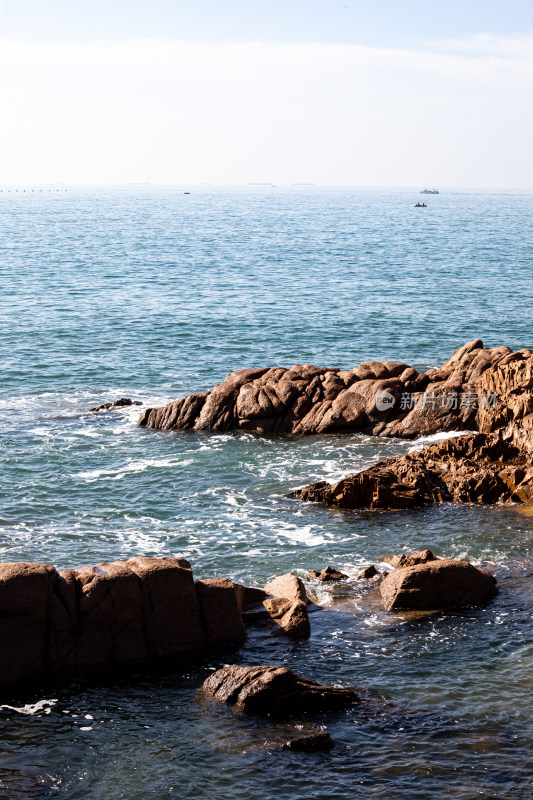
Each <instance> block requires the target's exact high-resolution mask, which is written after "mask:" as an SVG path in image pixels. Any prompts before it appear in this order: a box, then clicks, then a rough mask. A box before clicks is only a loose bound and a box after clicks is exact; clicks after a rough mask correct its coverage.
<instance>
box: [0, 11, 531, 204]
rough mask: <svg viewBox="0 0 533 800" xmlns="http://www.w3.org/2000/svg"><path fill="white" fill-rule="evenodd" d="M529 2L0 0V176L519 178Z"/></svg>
mask: <svg viewBox="0 0 533 800" xmlns="http://www.w3.org/2000/svg"><path fill="white" fill-rule="evenodd" d="M532 98H533V0H462V1H461V2H458V1H457V0H446V2H442V0H441V2H439V3H437V2H435V0H424V1H423V2H422V1H420V0H372V1H371V0H355V1H354V0H344V1H342V0H341V2H337V0H246V1H245V0H225V2H223V3H222V2H220V0H219V2H215V0H196V2H192V1H191V0H183V1H180V0H174V2H171V1H170V0H151V2H144V0H129V2H125V1H124V0H105V2H103V0H92V2H90V3H88V2H86V0H83V1H81V0H70V2H66V0H46V2H44V0H0V110H1V111H0V113H1V124H0V168H1V171H0V185H9V184H11V185H42V184H47V183H66V184H72V185H80V184H89V185H102V184H104V185H116V184H124V183H131V182H150V183H152V184H168V185H197V184H201V183H211V184H224V185H227V184H237V185H240V184H247V183H250V182H273V183H276V184H290V183H295V182H306V183H308V182H309V183H315V184H322V185H341V186H343V185H344V186H414V187H415V186H420V187H422V186H428V187H434V186H435V187H437V186H438V187H439V188H445V187H458V188H460V187H468V188H480V189H482V188H508V189H531V188H533V157H532V146H531V140H532V139H533V135H532V131H533V125H532V123H533V102H532Z"/></svg>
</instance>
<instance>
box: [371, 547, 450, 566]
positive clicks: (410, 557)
mask: <svg viewBox="0 0 533 800" xmlns="http://www.w3.org/2000/svg"><path fill="white" fill-rule="evenodd" d="M436 560H437V556H434V555H433V553H432V552H431V550H418V551H417V552H416V553H407V554H406V553H402V554H401V555H399V556H392V558H389V557H388V556H383V561H386V562H387V563H388V564H390V565H391V566H392V567H394V568H395V569H401V568H403V567H414V566H415V565H416V564H427V562H428V561H436Z"/></svg>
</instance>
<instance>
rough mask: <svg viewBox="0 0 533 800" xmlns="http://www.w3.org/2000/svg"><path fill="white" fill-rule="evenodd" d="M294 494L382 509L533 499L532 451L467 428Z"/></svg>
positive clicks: (332, 503) (328, 502)
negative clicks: (354, 472)
mask: <svg viewBox="0 0 533 800" xmlns="http://www.w3.org/2000/svg"><path fill="white" fill-rule="evenodd" d="M532 419H533V418H532ZM292 496H293V497H296V498H298V499H300V500H306V501H311V502H320V503H323V504H324V505H328V506H338V507H340V508H379V509H402V508H415V507H419V506H424V505H430V504H433V503H442V502H456V503H502V502H530V498H531V499H533V468H531V467H530V456H529V455H528V453H527V452H525V451H521V450H520V449H519V448H518V447H517V446H516V445H515V444H512V443H510V442H509V441H507V440H505V439H504V438H503V437H502V436H501V435H500V434H498V433H495V434H490V435H487V434H481V433H480V434H468V435H463V436H458V437H457V438H454V439H446V440H444V441H441V442H438V443H437V444H435V445H432V446H431V447H428V448H426V449H425V450H421V451H419V452H414V453H409V454H408V455H406V456H402V457H400V458H390V459H387V460H386V461H380V462H379V463H378V464H376V465H375V466H373V467H370V468H369V469H366V470H364V471H363V472H359V473H357V474H356V475H353V476H351V477H349V478H344V479H343V480H341V481H339V482H338V483H335V484H328V483H326V482H325V481H321V482H319V483H313V484H311V485H310V486H305V487H304V488H303V489H298V490H297V491H295V492H293V493H292Z"/></svg>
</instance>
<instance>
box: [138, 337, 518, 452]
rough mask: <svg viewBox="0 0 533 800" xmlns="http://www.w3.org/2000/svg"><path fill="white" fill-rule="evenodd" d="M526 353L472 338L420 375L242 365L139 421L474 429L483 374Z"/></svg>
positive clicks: (408, 431) (390, 368) (368, 368)
mask: <svg viewBox="0 0 533 800" xmlns="http://www.w3.org/2000/svg"><path fill="white" fill-rule="evenodd" d="M528 353H529V355H530V356H531V352H530V351H526V350H523V351H518V353H517V354H516V353H513V352H512V350H511V349H510V348H509V347H495V348H486V347H484V346H483V342H482V341H481V340H480V339H476V340H474V341H471V342H467V344H465V345H464V346H463V347H461V348H459V349H458V350H456V351H455V353H454V354H453V356H452V357H451V358H449V359H448V361H446V363H445V364H443V365H442V367H439V368H438V369H430V370H428V371H427V372H425V373H422V372H418V371H417V370H416V369H413V368H412V367H410V366H409V365H407V364H403V363H399V362H390V361H383V362H381V361H367V362H365V363H363V364H360V365H359V366H358V367H357V368H355V369H350V370H340V369H337V368H324V367H314V366H312V365H310V364H306V365H304V366H302V365H300V364H295V365H294V366H293V367H291V369H285V368H283V367H274V368H268V367H261V368H258V369H242V370H238V371H237V372H232V373H230V374H229V375H228V376H227V378H226V380H225V381H223V383H221V384H219V385H218V386H216V387H215V388H214V389H213V390H212V391H211V392H197V393H195V394H191V395H188V396H187V397H184V398H181V399H179V400H175V401H173V402H172V403H169V404H168V405H166V406H163V407H161V408H147V409H146V410H145V411H144V412H143V413H142V415H141V417H140V419H139V425H140V426H141V427H146V428H157V429H160V430H179V429H187V430H196V431H206V430H211V431H221V430H249V431H257V432H259V433H291V434H316V433H335V432H351V431H361V432H366V433H372V434H375V435H380V436H402V437H406V438H413V437H416V436H419V435H421V434H422V435H428V434H433V433H436V432H438V431H461V430H463V431H464V430H477V428H478V416H477V415H478V409H479V408H480V407H481V400H482V392H481V390H480V388H479V387H480V382H481V379H482V378H484V377H485V375H486V374H487V373H488V372H489V371H490V370H494V369H496V368H498V366H499V365H502V364H503V365H507V364H511V363H512V360H513V359H515V360H516V359H522V360H523V359H524V358H528V356H527V354H528ZM509 379H510V380H512V379H513V375H511V374H509ZM488 385H489V383H485V384H483V386H488ZM465 398H467V399H466V400H465ZM531 410H532V411H533V407H532V408H531ZM489 428H490V431H493V430H495V428H494V427H490V426H489ZM484 430H485V428H484Z"/></svg>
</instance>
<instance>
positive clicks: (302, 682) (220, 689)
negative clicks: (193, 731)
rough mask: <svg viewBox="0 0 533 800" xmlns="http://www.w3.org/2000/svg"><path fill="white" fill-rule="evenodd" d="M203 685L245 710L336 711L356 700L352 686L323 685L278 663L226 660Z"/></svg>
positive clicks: (282, 714)
mask: <svg viewBox="0 0 533 800" xmlns="http://www.w3.org/2000/svg"><path fill="white" fill-rule="evenodd" d="M202 688H203V690H204V691H205V692H207V693H208V694H211V695H213V697H215V698H216V699H217V700H221V701H223V702H225V703H229V704H230V705H237V706H240V707H241V708H243V709H244V710H245V711H250V712H254V713H256V714H271V715H273V716H279V717H289V716H292V715H294V714H299V713H302V712H307V713H318V712H323V711H339V710H341V709H344V708H347V707H349V706H351V705H353V704H354V703H355V702H356V701H357V700H358V696H357V693H356V692H354V691H353V690H352V689H339V688H337V687H334V686H322V685H321V684H319V683H315V682H314V681H309V680H306V679H305V678H302V677H300V676H299V675H296V674H295V673H294V672H293V671H292V670H290V669H288V668H287V667H280V666H252V667H241V666H239V665H238V664H228V665H226V666H224V667H222V669H219V670H217V671H216V672H214V673H213V674H212V675H210V676H209V678H207V680H206V681H205V682H204V684H203V686H202Z"/></svg>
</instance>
